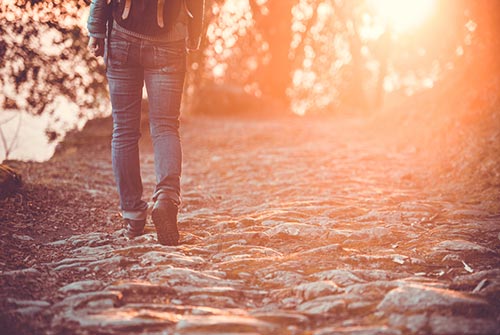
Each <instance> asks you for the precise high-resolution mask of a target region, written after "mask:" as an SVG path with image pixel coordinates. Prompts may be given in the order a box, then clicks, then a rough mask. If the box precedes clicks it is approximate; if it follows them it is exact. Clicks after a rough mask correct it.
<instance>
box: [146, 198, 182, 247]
mask: <svg viewBox="0 0 500 335" xmlns="http://www.w3.org/2000/svg"><path fill="white" fill-rule="evenodd" d="M151 216H152V218H153V224H154V225H155V228H156V234H157V236H158V242H160V244H163V245H170V246H175V245H179V230H178V229H177V222H170V220H169V219H168V214H167V211H166V210H165V209H164V208H161V207H160V208H155V209H153V213H152V214H151Z"/></svg>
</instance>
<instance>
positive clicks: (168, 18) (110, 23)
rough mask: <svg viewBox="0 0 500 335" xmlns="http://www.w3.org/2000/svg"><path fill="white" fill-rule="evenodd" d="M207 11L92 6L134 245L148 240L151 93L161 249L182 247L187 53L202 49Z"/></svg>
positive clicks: (192, 0) (155, 216) (188, 2)
mask: <svg viewBox="0 0 500 335" xmlns="http://www.w3.org/2000/svg"><path fill="white" fill-rule="evenodd" d="M203 11H204V0H92V3H91V5H90V14H89V18H88V21H87V29H88V31H89V36H90V37H89V43H88V48H89V50H90V51H91V52H92V53H93V54H94V55H95V56H96V57H99V56H103V57H104V58H105V62H106V76H107V79H108V84H109V93H110V98H111V106H112V117H113V136H112V141H111V155H112V165H113V172H114V175H115V180H116V184H117V188H118V193H119V197H120V208H121V211H122V216H123V218H124V220H125V223H126V226H127V228H126V234H127V236H128V237H130V238H133V237H136V236H139V235H141V234H143V232H144V226H145V224H146V219H147V208H148V205H147V202H146V201H144V200H143V199H142V196H143V187H142V180H141V174H140V161H139V146H138V141H139V138H140V136H141V134H140V117H141V101H142V91H143V86H144V85H145V86H146V91H147V95H148V101H149V123H150V131H151V138H152V142H153V149H154V161H155V162H154V165H155V173H156V187H155V191H154V194H153V201H154V206H153V210H152V220H153V224H154V225H155V228H156V232H157V236H158V241H159V243H161V244H163V245H177V244H178V243H179V231H178V227H177V213H178V208H179V205H180V199H181V193H180V177H181V166H182V151H181V143H180V137H179V116H180V104H181V97H182V92H183V86H184V77H185V73H186V53H190V52H193V51H196V50H198V49H199V47H200V41H201V34H202V24H203V22H202V21H203Z"/></svg>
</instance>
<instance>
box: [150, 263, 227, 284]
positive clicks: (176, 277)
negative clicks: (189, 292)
mask: <svg viewBox="0 0 500 335" xmlns="http://www.w3.org/2000/svg"><path fill="white" fill-rule="evenodd" d="M148 279H149V280H150V281H151V282H152V283H162V282H166V283H168V284H169V285H170V286H176V285H180V286H183V285H184V286H187V285H191V286H198V287H200V286H203V287H205V286H228V282H227V281H226V280H224V279H222V278H219V277H217V276H214V275H211V274H208V273H204V272H201V271H196V270H192V269H185V268H177V267H163V268H159V269H158V270H157V271H155V272H153V273H150V274H149V275H148Z"/></svg>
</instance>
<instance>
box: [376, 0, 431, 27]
mask: <svg viewBox="0 0 500 335" xmlns="http://www.w3.org/2000/svg"><path fill="white" fill-rule="evenodd" d="M368 3H369V6H370V7H372V8H373V9H374V10H375V12H376V14H377V15H378V16H380V17H381V18H382V20H383V21H384V22H385V23H387V24H389V25H390V26H391V27H392V29H394V30H395V31H397V32H400V33H401V32H405V31H408V30H411V29H414V28H417V27H418V26H419V25H420V24H422V23H423V22H424V21H425V20H426V19H427V18H429V17H430V16H431V14H432V11H433V10H434V8H435V6H436V1H435V0H368Z"/></svg>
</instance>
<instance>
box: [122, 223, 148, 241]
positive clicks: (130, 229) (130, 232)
mask: <svg viewBox="0 0 500 335" xmlns="http://www.w3.org/2000/svg"><path fill="white" fill-rule="evenodd" d="M125 223H126V224H127V231H126V232H125V235H126V236H127V237H128V238H134V237H137V236H141V235H142V234H144V226H145V225H146V220H131V219H125Z"/></svg>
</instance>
